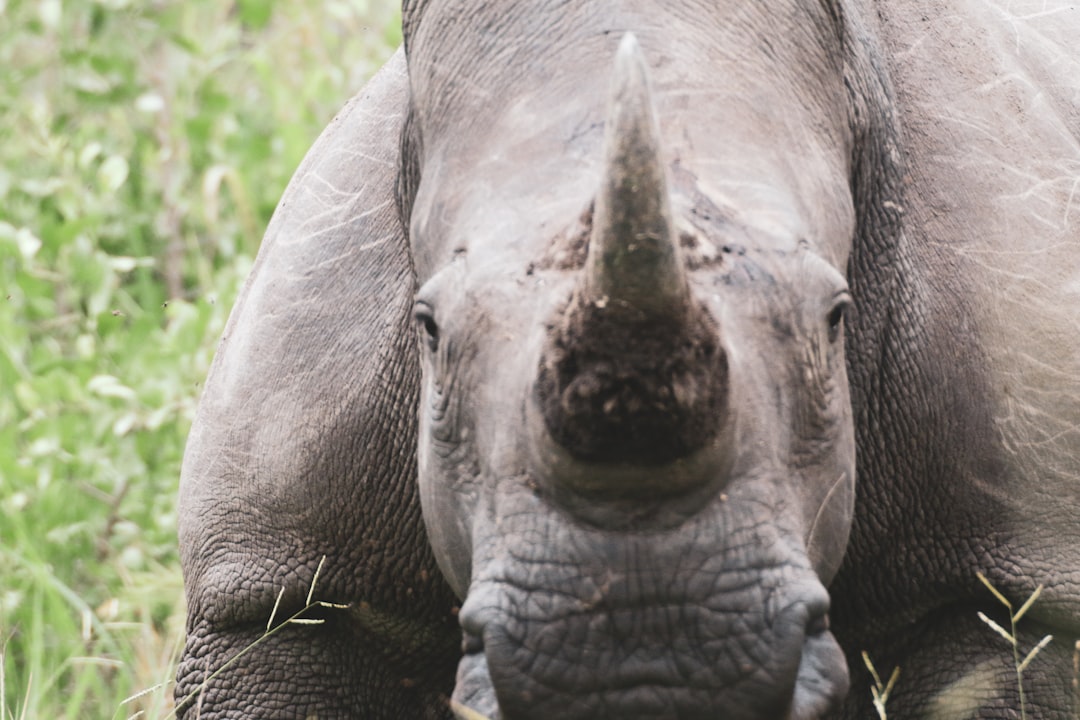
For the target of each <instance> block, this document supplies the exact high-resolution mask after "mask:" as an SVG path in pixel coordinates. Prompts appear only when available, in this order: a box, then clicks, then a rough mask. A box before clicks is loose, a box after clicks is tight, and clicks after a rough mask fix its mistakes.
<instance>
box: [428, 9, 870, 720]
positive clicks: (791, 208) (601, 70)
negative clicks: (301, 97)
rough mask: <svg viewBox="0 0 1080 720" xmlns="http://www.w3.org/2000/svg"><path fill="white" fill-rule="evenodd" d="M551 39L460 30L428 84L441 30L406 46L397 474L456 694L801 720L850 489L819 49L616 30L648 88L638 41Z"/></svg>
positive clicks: (841, 280)
mask: <svg viewBox="0 0 1080 720" xmlns="http://www.w3.org/2000/svg"><path fill="white" fill-rule="evenodd" d="M819 11H820V9H819ZM578 12H579V13H585V14H586V15H587V14H588V11H587V10H580V11H578ZM751 14H753V13H751ZM571 15H573V14H572V13H571ZM508 17H512V18H516V16H514V14H513V13H509V14H508ZM715 19H716V18H712V20H715ZM407 20H408V18H407ZM451 20H452V18H450V19H445V20H444V21H445V22H450V21H451ZM744 20H745V19H744ZM816 20H817V21H819V22H821V23H823V24H824V25H826V26H827V23H828V20H827V19H825V20H823V19H822V18H821V17H817V18H816ZM563 21H565V22H567V23H573V22H575V21H577V22H578V23H579V24H578V25H577V26H575V27H577V28H578V29H577V30H575V31H574V32H575V33H577V34H578V35H579V37H575V38H574V39H573V40H569V39H568V40H565V43H566V44H567V45H566V47H570V46H571V45H572V47H573V48H574V49H573V50H568V51H567V53H566V55H565V56H563V57H562V58H561V59H560V58H559V53H560V52H561V50H560V48H559V47H556V48H554V49H552V50H551V52H550V54H549V55H540V54H533V55H530V53H529V50H530V47H531V46H530V45H529V42H523V43H522V47H518V48H517V51H518V52H519V53H520V55H521V58H503V59H500V60H498V61H496V59H495V58H496V56H497V53H496V52H495V51H494V50H492V49H490V48H485V47H483V42H484V39H483V37H480V36H477V39H476V41H477V46H476V52H477V54H479V55H481V56H482V59H472V60H467V61H461V63H460V66H459V67H456V68H455V69H454V70H453V76H452V77H451V75H450V71H449V70H448V69H447V64H448V60H447V57H449V56H450V54H451V51H449V50H447V51H446V52H447V54H446V55H442V56H440V55H438V53H436V52H434V51H429V49H430V48H431V47H432V46H434V45H437V42H436V41H435V40H434V39H433V38H432V36H431V35H430V34H431V33H435V32H437V31H438V30H437V29H438V28H440V27H442V23H441V22H437V21H433V20H432V19H431V18H425V19H424V21H423V23H421V24H420V25H419V27H418V28H414V29H413V33H414V35H413V44H414V47H416V48H419V49H422V50H420V51H419V52H417V53H414V54H412V55H410V73H411V80H412V89H413V110H412V118H411V125H412V126H411V129H410V132H412V133H413V135H412V140H411V142H412V144H413V150H412V151H413V152H414V153H415V162H416V167H417V168H418V170H419V176H420V180H419V183H418V187H417V189H416V191H415V194H414V197H412V202H411V208H412V211H411V227H410V236H411V243H412V247H413V257H414V262H415V266H416V272H417V276H418V279H419V290H418V292H417V296H416V306H415V315H416V320H417V333H418V337H419V346H420V352H421V354H422V368H423V380H422V389H421V397H420V440H419V453H418V458H419V475H420V490H421V499H422V505H423V511H424V518H425V522H426V524H427V527H428V531H429V536H430V539H431V542H432V545H433V547H434V550H435V553H436V557H437V558H438V560H439V564H440V567H441V568H442V570H443V572H444V573H445V575H446V577H447V578H448V580H449V581H450V584H451V585H452V586H453V587H454V589H455V591H456V592H457V593H458V594H459V595H460V596H461V597H463V598H464V602H463V604H462V607H461V611H460V616H459V619H460V623H461V627H462V629H463V635H464V642H463V652H464V657H463V659H462V661H461V664H460V666H459V669H458V680H457V687H456V689H455V692H454V700H455V702H456V703H457V706H458V707H459V708H467V709H468V710H472V711H475V712H478V713H480V714H482V715H484V716H487V717H491V718H503V720H523V719H531V718H551V717H559V718H566V719H579V718H580V719H582V720H585V719H586V718H587V719H590V720H592V719H595V718H623V719H625V718H656V717H680V718H714V717H725V718H746V719H748V720H749V719H755V720H758V719H760V720H764V719H767V718H769V719H771V718H781V717H788V718H814V717H819V716H821V715H822V714H824V713H826V712H827V711H828V710H829V709H830V708H831V707H833V706H834V705H835V703H836V702H838V700H839V699H840V698H842V697H843V695H844V694H845V692H846V689H847V670H846V666H845V662H844V658H843V654H842V653H841V651H840V648H839V647H838V645H837V643H836V641H835V639H834V638H833V637H832V635H831V634H830V632H829V628H828V620H827V617H828V616H827V613H828V609H829V596H828V593H827V591H826V585H827V584H828V582H829V581H830V579H831V578H832V576H833V575H834V574H835V572H836V570H837V568H838V566H839V563H840V559H841V557H842V555H843V549H844V547H845V544H846V541H847V535H848V530H849V527H850V523H851V514H852V503H853V484H854V478H855V445H854V438H853V420H852V412H851V405H850V400H849V397H848V383H847V378H846V370H845V357H844V330H843V318H844V313H845V309H846V308H847V306H848V305H849V303H850V296H849V294H848V287H847V283H846V281H845V275H844V272H843V271H844V269H845V266H846V263H847V260H848V253H849V251H850V245H851V238H852V234H853V232H854V224H855V220H854V209H853V200H852V197H851V192H850V190H849V181H848V174H849V172H850V169H849V160H848V158H849V157H850V153H851V147H850V146H851V142H852V141H851V138H850V136H849V127H848V116H847V114H846V105H845V103H846V97H847V96H846V94H845V90H844V83H843V78H842V71H841V69H840V68H838V67H837V66H836V63H835V62H833V61H832V60H830V58H829V48H828V47H827V43H828V40H829V38H830V37H834V36H829V35H828V34H827V33H826V34H825V36H821V37H819V36H814V35H813V34H812V33H808V34H807V37H797V38H795V39H793V40H791V42H792V43H793V45H794V46H795V47H794V49H792V48H790V47H789V48H786V49H783V50H781V51H779V52H776V51H774V50H773V48H771V47H766V48H765V49H762V48H761V47H759V46H757V45H755V44H754V43H766V44H767V41H768V38H769V33H770V32H771V28H770V27H768V26H767V24H762V23H761V18H758V19H756V20H754V19H751V20H750V21H746V23H744V25H740V24H739V22H738V21H737V20H733V21H732V22H730V23H729V24H728V25H726V26H725V27H726V29H725V30H724V31H722V32H719V33H716V35H715V36H716V37H718V38H720V40H719V41H710V42H711V43H712V44H710V43H706V42H704V41H701V37H702V36H701V35H700V34H697V32H696V31H695V29H694V28H693V27H692V26H693V23H694V22H695V19H693V18H689V17H677V18H674V19H672V22H671V24H670V25H668V27H667V29H665V30H664V33H671V34H675V35H678V34H679V33H680V32H683V31H685V32H686V35H685V36H684V37H682V38H681V41H680V45H679V46H678V47H675V46H673V43H672V42H671V41H667V42H666V44H665V42H664V41H662V40H658V38H659V37H660V35H658V34H657V33H655V32H654V33H650V32H644V33H642V38H643V41H644V42H645V47H646V48H647V49H648V48H650V46H654V47H656V48H657V49H656V50H654V51H653V52H654V56H653V57H654V59H653V61H652V67H651V69H650V65H649V62H648V60H647V58H648V57H649V56H650V54H649V53H648V52H644V51H643V50H642V48H641V47H640V46H639V44H638V41H637V40H636V39H635V37H634V35H632V34H625V35H624V36H623V37H622V40H621V42H619V40H618V37H617V36H613V37H611V38H610V39H609V38H608V33H600V32H595V31H594V32H592V33H591V34H590V32H589V27H590V25H589V18H587V17H586V18H573V17H571V18H566V17H564V18H563ZM507 22H508V24H509V25H510V26H511V27H510V28H509V29H508V28H505V27H504V28H501V29H500V33H501V37H502V38H503V39H504V40H506V39H507V38H511V39H512V38H514V37H515V35H514V27H513V24H514V22H521V23H523V27H524V24H525V23H526V22H527V21H526V20H522V19H520V18H516V19H511V20H508V21H507ZM528 22H536V20H535V19H533V20H531V21H528ZM594 30H595V29H594ZM819 30H820V28H819ZM424 32H427V33H429V35H428V36H426V37H425V38H424V40H423V42H420V41H418V40H417V39H416V37H417V36H420V35H422V34H423V33H424ZM550 32H552V33H554V31H553V30H551V31H550ZM568 32H569V31H568ZM712 32H714V33H715V30H713V31H712ZM449 34H450V35H456V31H455V33H449ZM555 34H557V33H555ZM570 34H573V33H570ZM458 42H461V43H464V44H465V45H468V38H466V39H464V40H462V39H461V38H460V37H459V38H458ZM530 42H532V41H530ZM536 42H539V41H536ZM717 42H727V43H728V47H726V48H724V47H722V46H718V45H717V44H716V43H717ZM616 43H618V45H617V48H616V47H615V44H616ZM695 43H697V44H695ZM556 44H557V43H556ZM444 50H445V48H444ZM425 53H426V54H425ZM792 56H794V60H795V61H798V62H793V57H792ZM612 57H614V62H613V63H612ZM522 58H526V59H525V60H523V59H522ZM709 62H711V63H712V66H711V67H710V66H709V65H708V63H709ZM470 63H472V64H471V65H470ZM500 65H505V66H506V67H508V68H516V74H515V73H513V72H511V71H510V70H504V69H501V67H500ZM525 67H527V68H528V69H524V68H525ZM725 69H726V71H727V72H729V73H732V72H735V71H736V70H737V72H738V76H737V77H735V76H732V78H731V82H730V83H729V87H726V88H725V87H724V85H723V79H724V75H723V74H724V72H725ZM650 74H652V75H653V76H654V77H653V80H656V81H658V82H659V83H660V85H659V86H660V88H661V89H660V90H659V91H654V90H653V89H652V86H651V84H650V82H651V81H650V78H649V75H650ZM807 75H810V76H812V78H813V79H814V81H815V82H816V83H817V85H816V86H814V87H810V88H807V87H805V86H802V85H800V83H801V82H802V81H803V80H805V77H803V76H807ZM500 83H502V84H500ZM708 88H716V89H714V90H713V95H712V96H710V97H705V96H704V95H702V94H701V93H702V92H703V90H704V89H708ZM468 710H461V711H460V712H462V713H463V716H465V715H467V714H468Z"/></svg>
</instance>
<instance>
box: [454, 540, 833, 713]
mask: <svg viewBox="0 0 1080 720" xmlns="http://www.w3.org/2000/svg"><path fill="white" fill-rule="evenodd" d="M758 529H760V526H759V528H758ZM750 534H753V535H757V533H756V532H753V531H750ZM579 539H580V538H579ZM684 539H685V538H684ZM743 539H744V540H746V541H748V542H749V541H750V540H751V538H750V537H749V534H748V535H747V537H745V538H743ZM754 540H756V541H765V540H766V538H764V537H755V538H754ZM770 540H771V541H772V542H771V543H770V544H771V546H772V547H773V548H776V547H777V546H778V545H782V544H785V543H784V542H783V540H782V539H780V538H777V537H775V536H774V537H772V538H770ZM639 541H640V545H641V547H637V548H633V549H631V551H630V553H629V555H622V560H623V562H611V561H612V560H614V558H611V557H609V558H607V560H608V562H606V563H605V565H604V566H600V565H593V566H591V567H589V566H583V565H581V564H580V563H578V562H577V561H578V559H579V558H576V557H575V555H576V553H575V548H574V547H568V546H565V545H564V546H562V547H561V548H559V547H557V546H553V545H547V546H546V550H541V551H540V552H541V553H543V554H544V555H546V556H547V557H546V559H545V560H543V561H540V560H539V559H538V558H537V557H535V556H534V557H533V558H532V560H533V562H532V563H529V564H526V568H525V569H521V568H522V563H521V562H520V561H521V558H520V557H518V558H516V561H517V562H514V563H504V562H499V561H495V562H493V563H492V568H493V569H492V570H491V575H490V576H489V577H488V578H487V579H482V578H478V579H477V581H474V583H473V586H472V587H471V588H470V591H469V594H468V597H467V599H466V601H465V603H464V605H463V607H462V610H461V613H460V615H459V620H460V622H461V625H462V629H463V631H464V643H463V651H464V656H463V658H462V660H461V662H460V664H459V666H458V677H457V685H456V687H455V690H454V695H453V703H454V706H455V712H456V713H457V716H458V717H459V718H462V719H464V720H477V719H478V718H488V719H489V720H539V719H540V718H544V719H547V718H552V717H558V718H561V719H564V720H605V719H607V718H611V719H612V720H614V719H618V720H646V718H648V719H655V718H674V717H678V718H690V719H697V718H701V719H702V720H705V719H706V718H710V719H714V718H717V717H724V718H726V719H731V720H781V719H784V720H813V719H814V718H819V717H823V716H825V715H827V714H828V713H829V712H830V711H832V710H834V709H835V708H836V706H837V704H838V703H839V702H840V701H841V700H842V698H843V697H844V696H845V695H846V692H847V687H848V679H847V666H846V663H845V661H844V656H843V653H842V651H841V650H840V647H839V645H838V643H837V642H836V640H835V638H834V637H833V636H832V634H831V633H830V632H829V630H828V620H827V615H826V613H827V610H828V604H829V599H828V594H827V593H826V592H825V589H824V587H823V586H822V585H821V584H820V582H819V581H818V579H817V577H816V575H815V574H814V573H813V571H812V570H810V568H809V567H807V566H806V565H805V564H803V563H801V562H798V563H792V562H790V558H789V561H788V562H775V560H776V557H768V556H769V555H770V553H769V552H768V551H767V550H763V548H762V546H761V545H760V544H758V542H753V543H752V544H748V545H742V550H741V551H740V553H739V554H740V555H741V560H742V562H738V563H736V562H733V559H732V557H731V556H730V555H729V556H727V557H724V554H723V553H719V554H715V549H714V554H703V553H701V552H700V550H699V551H698V553H697V554H696V555H695V554H693V552H692V549H691V547H692V546H693V545H694V543H693V540H692V539H691V540H687V541H686V542H687V543H688V544H687V545H680V546H679V547H678V552H677V553H671V552H669V551H671V550H673V549H675V548H671V547H669V548H666V549H665V550H661V551H660V552H658V553H654V554H653V555H650V553H649V551H648V550H646V549H644V548H645V546H646V545H649V544H650V543H651V544H652V545H657V544H661V543H658V542H657V541H656V539H655V538H653V539H650V538H640V539H639ZM637 544H638V542H635V541H634V540H631V541H630V543H629V545H631V546H634V545H637ZM573 545H577V547H576V549H577V550H578V551H581V552H584V553H586V554H588V555H589V556H593V557H595V550H596V548H585V547H582V546H581V545H578V544H577V543H573ZM541 547H543V546H541ZM699 547H700V546H699ZM766 547H768V545H767V546H766ZM651 549H652V550H654V551H655V548H651ZM624 550H625V548H624Z"/></svg>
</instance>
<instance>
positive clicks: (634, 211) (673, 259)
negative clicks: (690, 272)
mask: <svg viewBox="0 0 1080 720" xmlns="http://www.w3.org/2000/svg"><path fill="white" fill-rule="evenodd" d="M584 282H585V288H584V290H585V293H584V295H585V297H586V298H587V299H588V300H589V301H590V302H592V303H593V304H595V305H597V306H598V307H604V306H605V305H608V306H611V308H612V310H616V309H624V310H630V311H634V312H635V314H638V315H639V317H642V318H648V319H657V318H664V317H677V316H678V315H679V314H680V313H683V312H685V309H686V307H687V301H688V298H689V285H688V283H687V278H686V271H685V269H684V265H683V262H682V259H681V257H680V253H679V248H678V244H677V243H676V242H675V232H674V223H673V221H672V216H671V201H670V198H669V191H668V180H667V174H666V172H665V169H664V163H663V161H662V159H661V154H660V134H659V130H658V126H657V121H656V112H655V110H654V108H653V102H652V93H651V90H650V87H649V79H648V75H647V69H646V64H645V58H644V55H643V54H642V51H641V46H640V45H638V42H637V39H636V38H635V37H634V35H633V33H627V34H626V35H624V36H623V39H622V42H620V44H619V49H618V51H617V53H616V55H615V71H614V77H613V80H612V90H611V97H610V100H609V106H608V116H607V124H606V129H605V137H604V169H603V178H602V182H601V187H600V192H599V194H598V195H597V198H596V205H595V210H594V214H593V228H592V236H591V239H590V244H589V253H588V258H587V260H586V272H585V280H584Z"/></svg>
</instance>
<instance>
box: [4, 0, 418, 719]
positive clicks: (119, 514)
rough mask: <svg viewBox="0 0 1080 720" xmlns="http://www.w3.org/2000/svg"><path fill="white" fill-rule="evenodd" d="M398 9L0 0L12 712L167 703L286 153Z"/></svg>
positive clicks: (381, 54) (314, 123)
mask: <svg viewBox="0 0 1080 720" xmlns="http://www.w3.org/2000/svg"><path fill="white" fill-rule="evenodd" d="M398 5H399V3H397V2H394V0H323V1H322V2H319V3H311V2H305V1H304V0H235V1H229V0H143V1H139V0H0V654H2V662H0V716H2V718H3V719H4V720H10V719H26V718H50V719H52V718H129V717H133V716H136V715H138V716H139V717H144V718H163V717H167V716H168V714H169V712H170V711H171V707H172V688H171V684H170V683H171V680H172V674H173V664H174V662H175V659H176V655H177V652H178V650H179V648H180V647H181V645H182V633H183V622H184V609H183V600H182V581H181V577H180V569H179V564H178V559H177V551H176V539H175V529H176V511H175V498H176V487H177V478H178V476H179V468H180V459H181V456H182V453H183V446H184V440H185V437H186V435H187V431H188V427H189V425H190V422H191V418H192V415H193V412H194V408H195V403H196V400H197V397H198V394H199V390H200V386H201V382H202V380H203V378H204V376H205V374H206V371H207V368H208V366H209V362H210V359H211V357H212V354H213V350H214V347H215V345H216V342H217V338H218V335H219V334H220V333H221V330H222V327H223V326H224V323H225V319H226V317H227V314H228V311H229V308H230V307H231V305H232V302H233V300H234V298H235V296H236V293H237V291H238V289H239V287H240V284H241V283H242V282H243V279H244V277H245V275H246V274H247V271H248V269H249V268H250V266H251V263H252V260H253V258H254V255H255V252H256V251H257V249H258V245H259V240H260V238H261V236H262V232H263V229H264V228H265V226H266V223H267V221H268V220H269V218H270V214H271V213H272V212H273V209H274V206H275V204H276V203H277V200H278V197H279V196H280V194H281V192H282V190H283V189H284V187H285V184H286V183H287V182H288V179H289V177H290V176H291V174H292V172H293V170H294V169H295V167H296V165H297V164H298V163H299V161H300V159H301V158H302V157H303V155H304V152H305V151H306V150H307V148H308V146H309V145H310V144H311V143H312V141H313V140H314V138H315V137H316V135H317V134H318V133H319V131H320V130H321V129H322V128H323V127H324V126H325V125H326V123H327V122H328V121H329V120H330V118H331V117H332V116H333V114H334V113H335V112H336V111H337V109H338V108H339V107H341V106H342V105H343V104H344V102H345V101H346V100H347V99H348V98H349V97H350V96H351V95H352V94H353V93H355V92H356V91H357V90H358V89H359V88H360V87H361V86H362V84H363V82H364V81H365V80H366V79H367V78H368V77H369V76H370V75H371V74H372V73H373V72H374V71H375V70H376V69H377V68H378V67H379V65H381V63H382V61H383V60H384V59H385V58H386V57H388V56H389V54H390V53H391V52H392V51H393V49H394V47H396V45H397V44H398V42H399V41H400V16H399V10H398ZM143 691H146V692H143ZM140 692H143V694H141V695H139V697H137V698H135V699H129V698H131V697H132V696H134V695H136V694H138V693H140ZM125 699H128V701H127V702H124V701H125Z"/></svg>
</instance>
